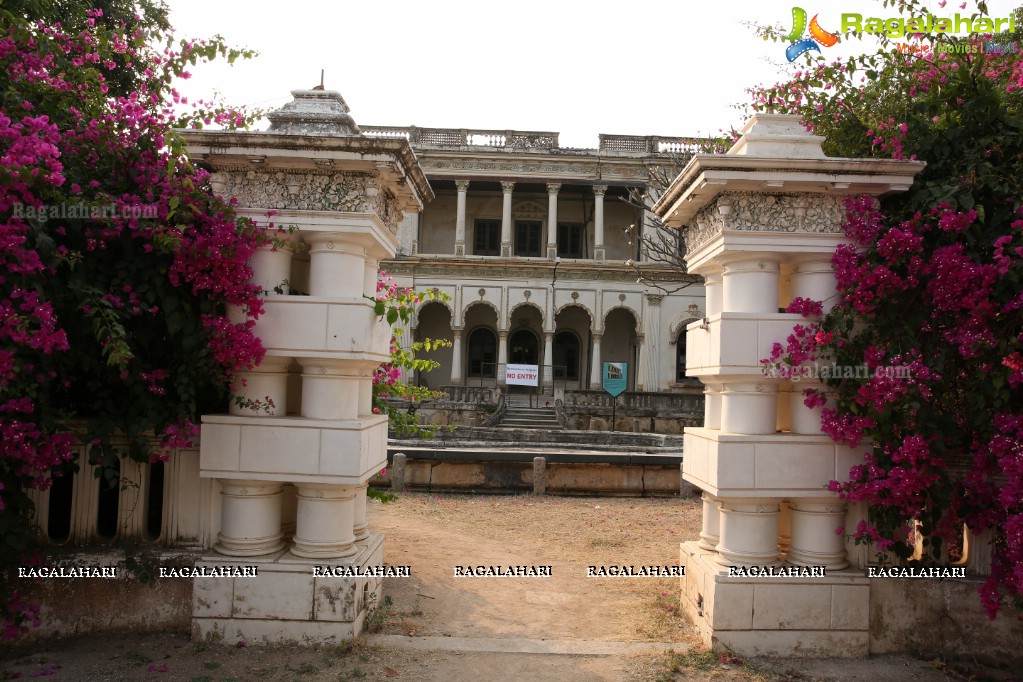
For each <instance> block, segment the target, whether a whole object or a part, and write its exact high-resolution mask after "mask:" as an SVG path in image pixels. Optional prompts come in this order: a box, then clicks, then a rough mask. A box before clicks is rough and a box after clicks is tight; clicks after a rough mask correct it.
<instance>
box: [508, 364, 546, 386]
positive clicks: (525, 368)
mask: <svg viewBox="0 0 1023 682" xmlns="http://www.w3.org/2000/svg"><path fill="white" fill-rule="evenodd" d="M539 382H540V368H539V366H537V365H508V366H506V367H505V370H504V383H506V384H508V385H510V386H537V385H539Z"/></svg>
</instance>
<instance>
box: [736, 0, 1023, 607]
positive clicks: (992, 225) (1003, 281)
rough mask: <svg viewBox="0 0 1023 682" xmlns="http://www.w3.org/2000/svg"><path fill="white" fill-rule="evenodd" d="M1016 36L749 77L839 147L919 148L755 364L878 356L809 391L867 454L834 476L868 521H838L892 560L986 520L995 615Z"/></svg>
mask: <svg viewBox="0 0 1023 682" xmlns="http://www.w3.org/2000/svg"><path fill="white" fill-rule="evenodd" d="M903 5H905V8H904V10H903V11H904V12H905V14H906V16H916V15H920V14H922V13H924V12H926V8H922V7H920V6H919V5H918V4H917V3H915V2H909V3H903ZM889 12H890V10H889ZM1021 18H1023V17H1021V16H1017V20H1016V24H1017V26H1019V25H1023V24H1021V22H1020V19H1021ZM856 39H857V38H856V37H855V36H845V38H844V40H856ZM1020 40H1021V36H1019V35H1012V34H1000V35H998V36H976V35H974V36H960V37H956V36H947V35H941V34H938V35H934V36H913V37H910V39H909V40H908V44H909V45H910V46H911V49H910V51H909V52H905V51H903V50H905V48H904V47H903V48H902V49H900V46H899V45H896V44H894V42H892V41H885V42H882V43H881V48H880V49H879V50H878V51H877V52H876V53H871V54H867V55H864V56H861V57H855V58H851V59H849V60H847V61H844V62H837V63H825V62H823V61H812V60H811V61H808V62H805V63H804V64H802V65H801V66H799V70H798V71H797V72H796V73H795V75H794V77H793V78H792V79H790V80H788V81H786V82H783V83H780V84H778V85H775V86H773V87H767V88H759V89H756V90H755V91H754V95H755V100H756V107H757V108H758V109H761V110H763V109H767V108H771V109H773V110H774V111H776V112H779V113H795V114H799V115H800V116H801V117H802V119H803V121H804V122H805V123H806V124H807V127H808V128H809V129H810V130H811V131H813V132H815V133H817V134H820V135H823V136H825V137H826V142H825V149H826V150H827V151H828V153H829V154H831V155H833V156H857V157H863V156H868V157H869V156H874V157H893V158H896V159H913V158H919V159H923V160H925V161H926V162H927V167H926V168H925V169H924V170H923V172H921V173H920V175H919V176H918V178H917V182H916V183H915V184H914V186H913V188H912V189H911V190H910V191H909V192H907V193H905V194H902V195H897V196H893V197H890V198H884V199H882V200H881V202H880V203H879V204H878V203H877V202H875V201H874V200H873V199H870V198H859V199H854V200H850V201H849V203H848V215H847V222H846V224H845V233H846V235H847V236H848V237H849V242H850V243H849V244H848V245H844V246H841V247H840V248H839V249H838V250H837V252H836V253H835V255H834V258H833V264H834V266H835V273H836V277H837V280H838V289H839V294H838V296H837V298H836V301H831V302H829V303H835V307H834V308H833V309H832V310H831V311H830V312H829V313H827V314H826V315H824V316H823V317H821V316H819V315H818V314H815V313H819V312H820V309H819V308H815V306H814V305H813V302H807V301H797V302H796V303H795V304H794V306H793V307H792V308H791V311H792V312H803V313H804V314H805V315H807V316H808V317H809V318H811V319H810V321H808V322H807V323H805V324H803V325H800V326H799V327H798V328H797V329H795V330H794V331H793V334H792V335H791V336H790V337H789V338H788V339H787V340H786V341H785V342H784V343H779V344H777V345H776V346H775V347H774V350H773V352H772V354H771V357H770V358H765V362H766V363H767V364H775V365H778V364H781V365H783V366H784V365H786V364H788V365H795V364H798V363H800V362H805V361H813V360H815V359H824V360H826V361H827V362H828V363H831V362H835V363H837V364H839V365H851V366H860V365H863V364H866V365H867V366H868V367H869V368H871V370H876V369H877V368H887V369H884V370H883V371H880V372H874V371H872V372H871V373H870V374H871V376H870V377H869V378H863V379H849V378H842V379H836V378H830V379H826V380H825V384H826V389H825V392H826V393H827V395H824V394H822V393H820V392H815V391H809V392H807V395H806V403H807V405H811V406H813V405H822V406H825V407H823V409H822V426H823V429H824V431H825V432H826V433H827V434H828V435H830V436H831V437H832V438H833V439H834V440H835V441H837V442H841V443H846V444H848V445H852V446H857V447H859V448H860V449H862V450H863V452H864V454H865V456H864V460H863V463H862V464H860V465H857V466H855V467H854V468H853V469H852V471H851V472H850V478H849V480H848V481H847V482H837V481H836V482H832V483H831V486H830V487H831V489H832V490H833V491H836V492H838V493H839V494H840V495H841V496H842V497H844V498H846V499H848V500H851V501H864V502H866V503H867V504H868V505H869V510H870V514H869V522H865V523H862V524H861V525H860V527H859V528H851V529H846V530H845V532H847V533H850V534H852V535H853V536H854V537H855V538H856V539H857V540H858V541H862V542H871V543H873V545H874V547H875V548H876V549H877V550H879V551H881V552H885V553H890V554H894V555H896V556H899V557H902V558H909V557H911V556H912V555H913V551H914V547H913V539H914V533H915V532H918V533H920V534H921V535H922V536H923V538H924V540H923V542H924V548H925V556H924V560H930V561H949V560H951V559H949V558H948V557H949V556H951V557H952V558H955V555H956V554H957V553H958V552H959V551H961V547H960V545H961V537H962V528H963V525H964V524H965V525H966V526H968V527H969V528H970V529H971V530H974V531H983V530H985V529H989V530H990V531H991V532H992V534H993V546H992V550H993V559H992V562H993V563H992V569H991V574H990V577H989V578H988V579H987V580H986V582H985V583H984V585H983V586H982V588H981V598H982V601H983V603H984V606H985V608H986V610H987V613H988V615H989V617H991V618H994V617H995V615H996V614H997V613H998V611H999V610H1000V608H1002V607H1003V606H1006V605H1010V606H1012V607H1014V608H1015V610H1017V613H1019V610H1020V609H1023V186H1021V183H1023V101H1021V96H1023V89H1021V88H1023V58H1021V56H1020V54H1019V53H1018V52H1007V51H1004V52H997V51H994V50H991V49H989V48H988V47H987V45H988V44H989V43H991V42H992V41H998V42H1003V43H1010V42H1012V41H1017V42H1016V44H1017V45H1018V44H1019V41H1020ZM939 45H940V46H948V45H959V46H967V47H968V49H966V50H956V51H952V50H945V49H936V48H937V47H938V46H939ZM829 397H830V398H833V399H834V407H830V406H826V403H825V401H826V399H827V398H829ZM840 532H841V531H840ZM948 550H951V553H950V554H945V552H946V551H948Z"/></svg>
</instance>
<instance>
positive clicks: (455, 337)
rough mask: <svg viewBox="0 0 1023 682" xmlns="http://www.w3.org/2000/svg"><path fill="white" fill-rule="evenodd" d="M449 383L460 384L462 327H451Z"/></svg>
mask: <svg viewBox="0 0 1023 682" xmlns="http://www.w3.org/2000/svg"><path fill="white" fill-rule="evenodd" d="M450 381H451V383H452V384H453V385H455V386H460V385H461V384H462V328H461V327H458V328H454V327H452V328H451V379H450Z"/></svg>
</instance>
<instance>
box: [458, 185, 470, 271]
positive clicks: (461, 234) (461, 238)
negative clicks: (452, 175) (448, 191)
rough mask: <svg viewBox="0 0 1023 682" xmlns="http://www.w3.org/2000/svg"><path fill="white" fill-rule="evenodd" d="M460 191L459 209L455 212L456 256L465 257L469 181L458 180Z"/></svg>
mask: <svg viewBox="0 0 1023 682" xmlns="http://www.w3.org/2000/svg"><path fill="white" fill-rule="evenodd" d="M455 188H456V189H457V190H458V208H457V209H456V210H455V255H456V256H464V255H465V199H466V193H467V192H468V191H469V181H468V180H456V181H455Z"/></svg>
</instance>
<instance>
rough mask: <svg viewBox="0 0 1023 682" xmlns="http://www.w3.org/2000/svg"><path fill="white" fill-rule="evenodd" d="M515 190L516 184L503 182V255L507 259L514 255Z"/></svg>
mask: <svg viewBox="0 0 1023 682" xmlns="http://www.w3.org/2000/svg"><path fill="white" fill-rule="evenodd" d="M514 189H515V183H514V182H502V183H501V191H502V192H504V203H503V204H502V205H501V255H502V256H504V257H505V258H507V257H509V256H511V254H512V217H511V213H512V211H511V208H512V191H513V190H514Z"/></svg>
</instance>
